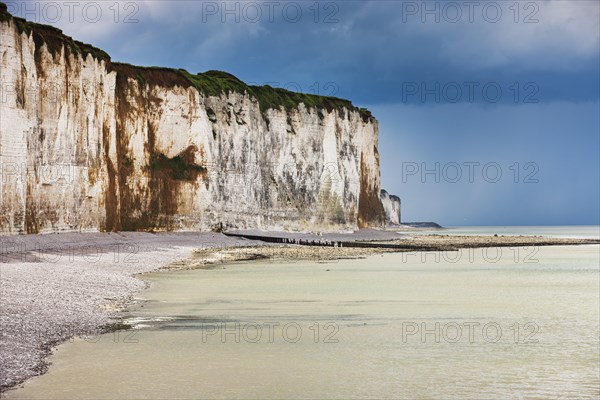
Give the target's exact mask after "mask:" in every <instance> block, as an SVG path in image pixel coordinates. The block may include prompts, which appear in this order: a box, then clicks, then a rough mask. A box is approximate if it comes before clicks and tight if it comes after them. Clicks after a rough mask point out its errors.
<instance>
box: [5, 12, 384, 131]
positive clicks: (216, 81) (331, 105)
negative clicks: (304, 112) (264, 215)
mask: <svg viewBox="0 0 600 400" xmlns="http://www.w3.org/2000/svg"><path fill="white" fill-rule="evenodd" d="M11 20H12V21H13V23H14V24H15V25H16V27H17V30H18V32H19V33H23V32H25V33H26V34H27V35H28V36H31V35H33V40H34V42H35V45H36V57H39V51H40V49H41V48H42V46H43V45H44V44H45V45H46V47H47V49H48V51H49V52H50V53H51V54H52V55H53V56H56V55H57V54H60V52H61V50H62V48H63V47H64V48H65V51H70V52H71V53H72V54H74V55H76V56H78V55H81V56H82V57H83V58H86V57H87V56H88V55H91V56H92V57H93V58H95V59H97V60H100V61H104V62H105V64H106V68H107V69H108V70H109V71H116V72H117V74H121V75H122V76H124V77H128V78H133V79H136V80H137V81H138V82H140V83H141V84H154V85H160V86H164V87H173V86H176V85H179V86H182V87H186V88H187V87H194V88H196V89H197V90H198V91H199V92H200V93H203V94H205V95H206V96H219V95H221V94H222V93H225V94H227V93H248V95H250V96H252V97H254V98H255V99H256V100H258V102H259V105H260V109H261V110H262V111H263V112H265V111H266V110H268V109H271V108H272V109H278V108H280V107H283V108H284V109H285V110H286V111H289V110H292V109H295V108H297V107H298V106H299V105H300V103H304V105H305V106H306V107H307V108H313V107H314V108H316V109H318V110H327V112H331V111H333V110H338V111H340V112H341V111H342V110H343V109H344V108H345V109H348V110H349V111H357V112H359V113H360V115H361V117H362V118H363V120H364V121H365V122H366V121H369V120H371V119H373V116H372V115H371V112H370V111H369V110H367V109H364V108H358V107H355V106H354V105H353V104H352V103H351V102H350V101H348V100H343V99H339V98H337V97H330V96H318V95H314V94H307V93H298V92H292V91H289V90H285V89H281V88H274V87H271V86H269V85H266V86H252V85H247V84H246V83H244V82H242V81H241V80H239V79H238V78H236V77H235V76H233V75H231V74H229V73H227V72H222V71H207V72H204V73H199V74H196V75H194V74H191V73H189V72H188V71H186V70H184V69H173V68H160V67H139V66H134V65H129V64H124V63H117V62H112V61H111V59H110V56H109V55H108V54H107V53H106V52H104V51H102V50H101V49H98V48H96V47H94V46H92V45H89V44H86V43H82V42H79V41H77V40H74V39H73V38H71V37H69V36H66V35H65V34H63V32H62V31H61V30H60V29H58V28H55V27H53V26H50V25H42V24H37V23H33V22H29V21H27V20H25V19H23V18H18V17H14V16H12V15H11V14H10V13H9V12H8V9H7V6H6V4H4V3H2V2H0V22H8V21H11Z"/></svg>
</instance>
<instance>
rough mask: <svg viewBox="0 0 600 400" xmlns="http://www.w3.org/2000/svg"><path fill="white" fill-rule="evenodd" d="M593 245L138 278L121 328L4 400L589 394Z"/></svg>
mask: <svg viewBox="0 0 600 400" xmlns="http://www.w3.org/2000/svg"><path fill="white" fill-rule="evenodd" d="M599 250H600V249H599V246H595V245H594V246H569V247H543V248H541V249H539V250H538V251H536V249H528V248H520V249H519V250H518V251H517V250H516V249H513V250H511V249H502V251H500V250H499V249H475V250H470V251H467V250H465V251H464V252H462V253H454V254H450V253H448V254H443V253H442V254H441V253H435V254H434V253H423V254H404V255H403V254H387V255H383V256H374V257H370V258H367V259H363V260H342V261H337V262H329V263H319V262H296V263H287V264H281V263H273V262H261V263H245V264H236V265H228V266H226V268H217V269H212V270H196V271H185V272H175V273H160V274H152V275H148V276H147V279H148V280H149V281H150V282H151V283H152V286H151V289H149V290H148V291H145V292H144V293H142V294H141V295H140V296H141V297H143V298H144V299H147V301H146V302H144V303H139V304H138V305H136V306H135V307H132V308H131V309H130V310H129V312H128V313H127V317H128V321H129V322H130V323H132V324H134V325H135V326H136V329H135V330H133V331H129V332H120V333H119V334H107V335H103V336H100V337H96V338H89V339H88V340H82V339H79V340H76V341H74V342H72V343H67V344H64V345H62V346H60V347H59V349H58V351H57V353H56V354H55V355H54V356H53V357H52V360H51V361H52V363H53V365H52V367H51V368H50V372H49V373H48V374H46V375H44V376H41V377H38V378H34V379H32V380H30V381H28V382H27V383H26V384H25V387H24V388H23V389H19V390H16V391H12V392H9V393H7V398H15V399H17V398H55V399H70V398H156V399H158V398H461V399H462V398H484V397H488V398H490V397H491V398H556V397H567V398H569V397H570V398H598V396H600V380H599V368H600V360H599V355H598V354H599V352H600V348H599V324H600V323H599V313H600V310H599V307H600V306H599V303H600V298H599V296H600V294H599V293H600V281H599V277H600V275H599V265H600V259H599V257H600V256H599ZM484 251H486V252H489V253H484ZM436 256H437V258H438V259H436ZM451 257H452V258H451ZM142 305H143V307H142Z"/></svg>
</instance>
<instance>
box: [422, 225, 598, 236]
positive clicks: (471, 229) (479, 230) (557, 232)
mask: <svg viewBox="0 0 600 400" xmlns="http://www.w3.org/2000/svg"><path fill="white" fill-rule="evenodd" d="M432 233H433V234H443V235H494V234H497V235H523V236H534V235H539V236H547V237H557V238H589V239H599V238H600V226H598V225H582V226H459V227H452V226H451V227H447V228H446V229H444V230H431V231H415V234H432Z"/></svg>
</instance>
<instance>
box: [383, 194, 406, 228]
mask: <svg viewBox="0 0 600 400" xmlns="http://www.w3.org/2000/svg"><path fill="white" fill-rule="evenodd" d="M380 197H381V204H382V205H383V210H384V212H385V222H386V224H387V225H400V222H401V221H402V219H401V210H400V208H401V205H402V204H401V201H400V197H398V196H395V195H393V194H389V193H388V192H387V191H386V190H383V189H381V193H380Z"/></svg>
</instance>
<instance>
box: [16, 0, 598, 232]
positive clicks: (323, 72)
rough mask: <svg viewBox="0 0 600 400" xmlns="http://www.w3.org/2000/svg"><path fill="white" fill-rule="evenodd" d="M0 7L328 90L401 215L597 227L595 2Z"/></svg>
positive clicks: (161, 54) (169, 58) (192, 61)
mask: <svg viewBox="0 0 600 400" xmlns="http://www.w3.org/2000/svg"><path fill="white" fill-rule="evenodd" d="M115 3H116V2H115V1H112V0H111V1H97V2H93V1H88V2H69V1H64V2H63V1H56V2H52V1H49V2H30V1H27V2H24V1H17V2H7V4H8V7H9V11H11V12H13V13H14V14H16V15H20V16H25V17H27V18H28V19H30V20H35V21H37V22H42V23H49V24H52V25H55V26H58V27H60V28H61V29H63V30H64V31H65V33H67V34H69V35H72V36H74V37H75V38H77V39H79V40H82V41H85V42H88V43H92V44H94V45H96V46H98V47H101V48H102V49H104V50H106V51H107V52H108V53H109V54H110V55H111V57H112V58H113V60H115V61H123V62H129V63H133V64H138V65H157V66H170V67H177V68H185V69H187V70H188V71H190V72H202V71H206V70H209V69H219V70H224V71H228V72H231V73H233V74H235V75H236V76H238V77H239V78H241V79H242V80H244V81H246V82H249V83H255V84H265V83H269V84H271V85H272V86H281V87H286V88H289V89H291V90H301V91H304V92H309V93H319V94H327V95H335V96H338V97H342V98H348V99H350V100H352V101H353V102H354V103H355V104H356V105H358V106H364V107H368V108H369V109H371V110H372V111H373V114H374V115H375V117H376V118H377V119H378V120H379V124H380V143H379V145H380V152H381V155H382V157H381V164H382V165H381V173H382V181H383V187H384V188H385V189H387V190H388V191H389V192H391V193H394V194H397V195H399V196H400V197H401V198H402V201H403V219H404V220H405V221H408V220H412V221H430V220H431V221H436V222H439V223H441V224H443V225H537V224H541V225H548V224H550V225H552V224H598V223H599V220H600V175H599V170H600V160H599V153H600V140H599V137H600V133H599V132H600V121H599V120H600V115H599V113H600V111H599V91H600V69H599V68H600V41H599V35H600V27H599V19H600V10H599V2H597V1H589V2H588V1H582V0H577V1H535V2H533V1H532V2H528V1H520V2H515V1H497V2H477V1H472V2H468V1H457V2H453V1H444V2H427V3H424V2H420V1H419V2H408V1H404V2H403V1H335V2H334V1H330V2H328V1H324V2H319V3H315V2H314V1H296V2H291V1H272V2H252V1H250V2H227V3H225V2H222V1H218V2H210V1H209V2H202V1H137V2H133V1H121V2H118V3H116V5H115Z"/></svg>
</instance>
